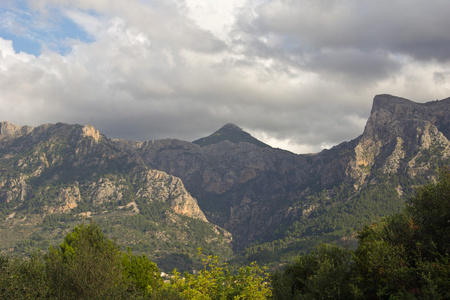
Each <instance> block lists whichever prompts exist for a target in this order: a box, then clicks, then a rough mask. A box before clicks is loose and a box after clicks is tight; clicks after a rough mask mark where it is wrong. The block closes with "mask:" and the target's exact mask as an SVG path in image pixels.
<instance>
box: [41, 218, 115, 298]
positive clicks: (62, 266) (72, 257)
mask: <svg viewBox="0 0 450 300" xmlns="http://www.w3.org/2000/svg"><path fill="white" fill-rule="evenodd" d="M46 260H47V262H46V267H47V274H48V277H49V279H50V285H51V290H52V296H53V297H56V298H59V299H107V298H110V299H111V298H117V297H118V295H119V294H120V293H121V291H122V289H123V286H122V285H121V283H122V264H121V261H122V253H121V252H120V251H119V247H118V246H117V245H116V244H115V243H114V242H112V241H111V240H110V239H108V238H107V237H106V236H105V235H104V234H103V232H102V231H101V229H100V228H99V227H98V225H96V224H94V223H91V224H89V225H85V224H80V225H79V226H77V227H75V228H74V229H73V230H72V232H71V233H69V234H67V236H66V237H65V238H64V242H63V243H62V244H61V245H60V246H59V247H57V248H54V247H50V249H49V253H48V255H47V257H46Z"/></svg>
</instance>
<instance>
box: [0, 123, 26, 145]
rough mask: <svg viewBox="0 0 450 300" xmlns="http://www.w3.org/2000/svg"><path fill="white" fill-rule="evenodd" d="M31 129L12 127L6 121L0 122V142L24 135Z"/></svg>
mask: <svg viewBox="0 0 450 300" xmlns="http://www.w3.org/2000/svg"><path fill="white" fill-rule="evenodd" d="M33 129H34V128H33V127H31V126H19V125H14V124H11V123H10V122H7V121H4V122H0V141H2V140H5V139H11V138H17V137H19V136H23V135H26V134H28V133H30V132H31V131H33Z"/></svg>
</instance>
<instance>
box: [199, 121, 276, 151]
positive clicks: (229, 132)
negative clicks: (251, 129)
mask: <svg viewBox="0 0 450 300" xmlns="http://www.w3.org/2000/svg"><path fill="white" fill-rule="evenodd" d="M223 141H229V142H232V143H234V144H238V143H249V144H253V145H256V146H258V147H261V148H268V147H270V146H269V145H267V144H265V143H263V142H261V141H260V140H258V139H256V138H254V137H253V136H251V134H249V133H248V132H245V131H244V130H242V128H240V127H239V126H237V125H235V124H232V123H227V124H225V125H223V126H222V127H221V128H220V129H219V130H217V131H216V132H214V133H213V134H211V135H209V136H207V137H204V138H201V139H198V140H196V141H193V143H194V144H197V145H199V146H202V147H204V146H209V145H213V144H217V143H220V142H223Z"/></svg>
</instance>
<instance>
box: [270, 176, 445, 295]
mask: <svg viewBox="0 0 450 300" xmlns="http://www.w3.org/2000/svg"><path fill="white" fill-rule="evenodd" d="M449 222H450V171H449V170H448V169H447V170H444V171H442V172H441V175H440V180H439V181H438V182H437V183H431V184H428V185H426V186H423V187H421V188H419V189H418V192H417V194H416V196H415V197H413V198H412V199H411V200H409V201H408V203H407V205H406V208H405V209H404V210H403V211H402V212H400V213H398V214H395V215H393V216H390V217H386V218H383V219H382V220H381V221H380V222H378V223H373V224H372V225H370V226H366V227H365V228H364V229H363V230H361V231H360V232H359V236H358V239H359V244H358V247H357V249H356V251H350V250H346V249H341V248H339V247H337V246H333V245H322V246H321V247H319V248H318V249H316V250H315V251H313V252H311V253H309V254H307V255H304V256H300V257H298V258H297V259H296V261H295V262H294V263H293V264H291V265H288V266H287V267H286V268H284V269H283V270H281V271H278V272H277V273H275V274H273V276H272V283H273V293H274V297H275V298H276V299H331V298H333V299H390V298H397V299H411V298H420V299H448V298H449V297H450V223H449Z"/></svg>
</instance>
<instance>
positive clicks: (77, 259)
mask: <svg viewBox="0 0 450 300" xmlns="http://www.w3.org/2000/svg"><path fill="white" fill-rule="evenodd" d="M199 254H200V255H201V256H202V257H203V254H201V251H200V253H199ZM202 261H203V269H202V270H201V271H200V272H199V273H198V274H197V275H193V274H189V273H185V274H184V275H183V276H181V274H180V273H179V272H178V271H177V270H176V269H175V270H174V272H173V275H172V276H170V278H169V279H167V280H165V281H164V280H163V279H164V278H163V277H161V273H160V271H159V269H158V267H157V265H156V264H155V263H153V262H152V261H151V260H149V259H148V258H147V256H145V255H142V256H136V255H134V254H132V253H131V250H130V249H128V251H127V252H125V253H124V252H122V251H120V248H119V247H118V246H117V244H116V243H115V242H113V241H111V240H110V239H108V238H107V237H106V236H105V234H104V233H103V232H102V231H101V229H100V227H99V226H98V225H97V224H95V223H91V224H89V225H85V224H80V225H79V226H77V227H75V228H74V229H73V230H72V231H71V232H70V233H69V234H67V235H66V237H65V239H64V241H63V242H62V243H61V244H60V245H59V246H58V247H52V246H51V247H50V248H49V251H48V253H47V254H45V255H44V254H42V253H40V252H35V253H34V254H33V255H32V256H31V257H30V258H29V259H19V258H14V259H11V258H8V257H5V256H0V298H1V299H266V298H268V297H270V295H271V287H270V285H269V280H268V278H269V277H268V274H267V273H266V272H265V271H264V270H263V269H261V268H260V267H259V266H258V265H256V264H253V265H251V266H248V267H243V268H241V269H239V271H238V273H237V274H236V275H231V274H230V272H229V271H228V268H227V266H226V265H225V264H221V263H219V260H218V258H217V257H213V256H208V257H203V259H202Z"/></svg>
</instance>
